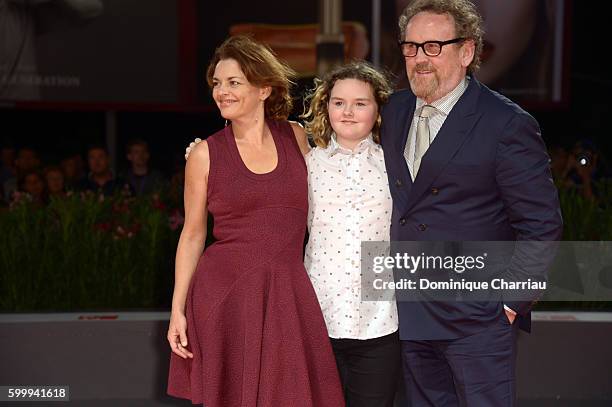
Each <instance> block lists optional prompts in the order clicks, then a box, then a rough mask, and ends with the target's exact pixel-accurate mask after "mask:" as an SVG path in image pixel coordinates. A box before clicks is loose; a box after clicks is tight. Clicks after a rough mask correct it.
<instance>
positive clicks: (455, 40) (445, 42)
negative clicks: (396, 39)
mask: <svg viewBox="0 0 612 407" xmlns="http://www.w3.org/2000/svg"><path fill="white" fill-rule="evenodd" d="M466 39H467V38H463V37H458V38H453V39H452V40H448V41H425V42H414V41H401V42H400V43H399V47H400V49H401V51H402V55H404V56H405V57H408V58H412V57H415V56H416V55H417V54H418V53H419V48H421V49H422V50H423V53H424V54H425V55H427V56H428V57H437V56H438V55H440V54H441V53H442V47H443V46H445V45H448V44H456V43H458V42H462V41H465V40H466ZM406 44H410V45H414V46H415V47H416V52H415V53H414V55H406V54H405V53H404V45H406ZM427 44H437V45H438V46H439V47H440V48H439V49H440V51H439V52H438V53H437V54H430V53H428V52H427V51H426V50H425V45H427Z"/></svg>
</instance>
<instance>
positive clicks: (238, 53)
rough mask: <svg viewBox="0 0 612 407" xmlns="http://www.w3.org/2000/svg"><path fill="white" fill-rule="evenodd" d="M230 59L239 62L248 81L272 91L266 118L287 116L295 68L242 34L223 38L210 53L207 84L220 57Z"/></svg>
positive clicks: (284, 117) (266, 104)
mask: <svg viewBox="0 0 612 407" xmlns="http://www.w3.org/2000/svg"><path fill="white" fill-rule="evenodd" d="M224 59H233V60H235V61H236V62H238V65H240V69H242V72H244V75H245V76H246V78H247V80H248V81H249V83H250V84H251V85H253V86H257V87H265V86H270V87H271V88H272V92H271V93H270V96H268V98H267V99H266V101H265V104H264V109H265V110H264V114H265V116H266V117H267V118H270V119H275V120H286V119H287V117H288V116H289V114H290V113H291V110H292V108H293V99H292V98H291V93H290V88H291V86H292V85H293V84H294V82H293V80H294V78H295V72H294V71H293V69H291V68H290V67H289V66H288V65H286V64H285V63H283V62H281V61H279V60H278V58H276V55H274V52H272V50H271V49H270V48H269V47H268V46H267V45H264V44H262V43H260V42H258V41H255V40H254V39H253V38H251V37H248V36H245V35H237V36H234V37H230V38H228V39H226V40H225V41H224V42H223V44H221V45H220V46H219V47H218V48H217V49H216V50H215V54H214V55H213V57H212V59H211V61H210V63H209V65H208V69H207V71H206V81H207V82H208V86H209V87H210V88H211V89H212V87H213V76H214V74H215V68H216V66H217V64H218V63H219V61H221V60H224Z"/></svg>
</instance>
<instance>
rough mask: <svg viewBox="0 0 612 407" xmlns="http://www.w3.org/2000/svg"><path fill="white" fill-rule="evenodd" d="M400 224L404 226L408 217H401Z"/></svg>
mask: <svg viewBox="0 0 612 407" xmlns="http://www.w3.org/2000/svg"><path fill="white" fill-rule="evenodd" d="M399 224H400V225H402V226H404V225H405V224H406V219H405V218H400V220H399Z"/></svg>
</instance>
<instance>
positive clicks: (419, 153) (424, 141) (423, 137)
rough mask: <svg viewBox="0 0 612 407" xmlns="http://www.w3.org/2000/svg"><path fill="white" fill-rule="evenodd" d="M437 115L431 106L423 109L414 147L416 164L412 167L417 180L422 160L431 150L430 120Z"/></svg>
mask: <svg viewBox="0 0 612 407" xmlns="http://www.w3.org/2000/svg"><path fill="white" fill-rule="evenodd" d="M435 113H436V108H435V107H433V106H431V105H424V106H423V107H422V108H421V114H419V119H418V122H417V131H416V143H415V146H414V164H413V166H412V173H413V176H414V178H416V176H417V174H418V172H419V167H420V166H421V159H422V158H423V156H424V155H425V153H426V152H427V149H428V148H429V118H430V117H431V116H432V115H433V114H435Z"/></svg>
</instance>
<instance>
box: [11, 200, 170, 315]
mask: <svg viewBox="0 0 612 407" xmlns="http://www.w3.org/2000/svg"><path fill="white" fill-rule="evenodd" d="M177 218H178V220H177ZM180 219H181V216H180V212H178V211H177V210H174V211H169V210H167V209H166V207H165V205H164V204H163V203H162V201H161V200H160V199H159V197H157V196H152V197H142V198H134V197H130V196H125V195H122V194H118V195H115V196H113V197H111V198H104V197H103V196H101V195H100V196H98V195H94V194H85V193H81V194H73V195H70V196H67V197H64V198H54V199H51V201H50V202H49V204H48V205H46V206H37V205H35V204H34V203H32V202H29V201H28V200H20V201H19V202H17V203H16V204H14V205H13V206H12V207H11V209H10V210H7V211H4V212H0V271H1V272H0V310H2V311H4V312H10V311H32V310H36V311H42V310H44V311H60V310H61V311H66V310H75V309H81V310H82V309H97V310H99V309H111V308H114V309H117V308H144V307H162V306H167V304H168V302H169V295H170V294H171V292H172V281H173V257H174V251H175V250H176V244H177V241H178V237H179V233H180V225H181V223H182V222H181V221H180Z"/></svg>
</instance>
